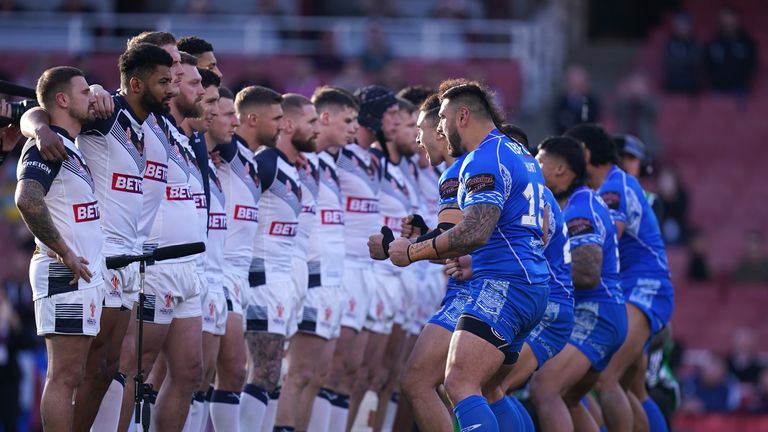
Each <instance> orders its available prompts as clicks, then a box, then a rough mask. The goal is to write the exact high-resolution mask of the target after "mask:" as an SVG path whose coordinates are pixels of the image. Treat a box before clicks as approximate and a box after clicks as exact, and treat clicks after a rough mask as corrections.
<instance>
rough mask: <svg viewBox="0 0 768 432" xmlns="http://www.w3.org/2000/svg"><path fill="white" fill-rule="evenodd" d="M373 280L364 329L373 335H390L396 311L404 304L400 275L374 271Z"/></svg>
mask: <svg viewBox="0 0 768 432" xmlns="http://www.w3.org/2000/svg"><path fill="white" fill-rule="evenodd" d="M373 280H374V285H373V290H372V295H371V303H370V305H369V306H368V316H367V317H366V319H365V329H366V330H368V331H371V332H373V333H381V334H390V333H392V325H393V324H395V317H396V316H397V315H398V311H400V310H401V309H402V308H403V307H404V304H406V303H405V299H404V298H403V296H404V294H405V293H404V288H403V282H402V278H401V274H398V273H389V272H386V271H381V272H379V271H374V272H373Z"/></svg>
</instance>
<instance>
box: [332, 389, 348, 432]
mask: <svg viewBox="0 0 768 432" xmlns="http://www.w3.org/2000/svg"><path fill="white" fill-rule="evenodd" d="M336 395H337V396H338V397H337V398H336V400H335V401H331V421H330V423H329V424H328V431H329V432H344V431H346V430H347V418H348V417H349V396H347V395H343V394H338V393H337V394H336Z"/></svg>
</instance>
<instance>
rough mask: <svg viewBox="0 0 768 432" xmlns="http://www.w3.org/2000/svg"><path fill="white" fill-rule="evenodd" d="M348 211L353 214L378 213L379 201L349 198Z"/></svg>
mask: <svg viewBox="0 0 768 432" xmlns="http://www.w3.org/2000/svg"><path fill="white" fill-rule="evenodd" d="M347 211H348V212H352V213H378V212H379V200H376V199H368V198H357V197H348V198H347Z"/></svg>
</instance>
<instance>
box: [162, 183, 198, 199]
mask: <svg viewBox="0 0 768 432" xmlns="http://www.w3.org/2000/svg"><path fill="white" fill-rule="evenodd" d="M165 199H167V200H168V201H191V200H192V192H190V191H189V186H166V188H165Z"/></svg>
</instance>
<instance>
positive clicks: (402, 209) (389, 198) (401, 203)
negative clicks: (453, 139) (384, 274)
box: [368, 149, 414, 273]
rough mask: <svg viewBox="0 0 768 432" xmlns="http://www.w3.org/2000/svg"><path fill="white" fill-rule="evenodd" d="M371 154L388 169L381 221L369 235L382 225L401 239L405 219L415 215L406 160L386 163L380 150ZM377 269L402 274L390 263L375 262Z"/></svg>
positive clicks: (382, 199)
mask: <svg viewBox="0 0 768 432" xmlns="http://www.w3.org/2000/svg"><path fill="white" fill-rule="evenodd" d="M371 154H372V155H374V157H377V158H379V160H380V161H381V166H385V167H386V169H385V171H384V173H383V175H382V180H381V197H380V203H381V219H379V222H378V224H376V225H372V226H371V228H369V229H368V231H369V234H368V235H371V234H375V233H376V232H377V231H378V230H377V227H379V226H381V225H386V226H388V227H389V228H390V229H391V230H392V232H393V233H394V234H395V238H398V237H400V232H401V229H400V226H401V223H402V220H403V218H404V217H406V216H408V215H409V214H411V213H413V203H412V195H413V194H414V191H413V190H412V188H411V187H410V185H409V183H408V180H407V179H406V176H405V174H404V173H403V169H405V168H407V162H406V160H405V158H401V159H400V163H397V164H395V163H393V162H392V161H389V162H387V163H384V162H385V161H384V156H383V154H382V152H381V151H380V150H378V149H372V150H371ZM373 265H374V268H376V269H380V270H383V269H386V271H388V272H390V273H401V272H402V269H401V268H400V267H397V266H395V265H394V264H392V263H391V262H389V261H375V262H374V263H373Z"/></svg>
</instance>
